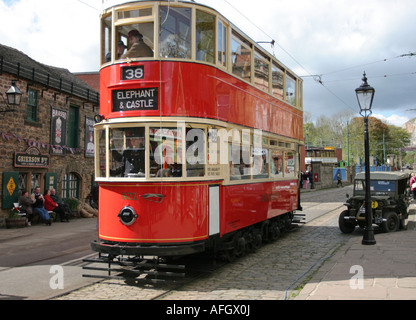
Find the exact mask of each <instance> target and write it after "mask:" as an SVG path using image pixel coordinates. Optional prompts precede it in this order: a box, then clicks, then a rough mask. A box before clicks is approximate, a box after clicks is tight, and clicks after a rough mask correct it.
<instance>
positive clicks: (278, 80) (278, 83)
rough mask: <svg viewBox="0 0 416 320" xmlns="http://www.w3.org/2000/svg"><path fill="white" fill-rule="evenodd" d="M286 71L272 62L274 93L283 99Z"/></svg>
mask: <svg viewBox="0 0 416 320" xmlns="http://www.w3.org/2000/svg"><path fill="white" fill-rule="evenodd" d="M284 76H285V72H284V71H283V70H282V68H280V67H278V66H277V65H276V64H274V63H273V64H272V94H273V96H275V97H276V98H279V99H282V100H283V79H284Z"/></svg>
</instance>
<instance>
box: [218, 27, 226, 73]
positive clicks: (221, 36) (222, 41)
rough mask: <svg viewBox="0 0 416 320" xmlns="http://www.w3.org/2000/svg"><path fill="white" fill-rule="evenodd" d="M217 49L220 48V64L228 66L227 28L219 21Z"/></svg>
mask: <svg viewBox="0 0 416 320" xmlns="http://www.w3.org/2000/svg"><path fill="white" fill-rule="evenodd" d="M217 33H218V36H217V47H218V58H217V60H218V63H219V64H222V65H223V66H224V67H225V66H226V61H227V59H226V57H227V46H226V43H227V27H226V26H225V25H224V24H223V23H222V22H221V21H218V28H217Z"/></svg>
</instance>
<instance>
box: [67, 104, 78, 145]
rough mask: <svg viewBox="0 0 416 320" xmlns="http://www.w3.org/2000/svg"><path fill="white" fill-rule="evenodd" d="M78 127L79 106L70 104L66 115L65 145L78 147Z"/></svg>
mask: <svg viewBox="0 0 416 320" xmlns="http://www.w3.org/2000/svg"><path fill="white" fill-rule="evenodd" d="M79 128H80V126H79V108H78V107H76V106H70V107H69V117H68V136H67V138H68V140H67V147H69V148H78V147H79Z"/></svg>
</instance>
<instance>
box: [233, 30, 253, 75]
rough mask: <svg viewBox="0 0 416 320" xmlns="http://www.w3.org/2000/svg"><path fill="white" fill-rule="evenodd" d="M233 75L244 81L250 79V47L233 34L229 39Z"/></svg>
mask: <svg viewBox="0 0 416 320" xmlns="http://www.w3.org/2000/svg"><path fill="white" fill-rule="evenodd" d="M231 50H232V52H231V55H232V64H233V74H234V75H236V76H237V77H240V78H242V79H244V80H246V81H249V82H250V79H251V45H249V44H248V43H246V42H245V41H244V40H243V39H242V38H240V37H239V36H237V35H235V34H233V37H232V39H231Z"/></svg>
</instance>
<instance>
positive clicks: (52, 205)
mask: <svg viewBox="0 0 416 320" xmlns="http://www.w3.org/2000/svg"><path fill="white" fill-rule="evenodd" d="M50 193H51V191H50V190H49V189H46V190H45V203H44V204H45V208H46V210H48V211H53V212H56V213H57V214H59V217H60V218H61V222H69V219H68V214H66V213H65V210H64V209H63V208H62V207H61V206H60V205H58V204H57V203H56V202H54V201H53V200H52V198H51V195H50Z"/></svg>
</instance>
